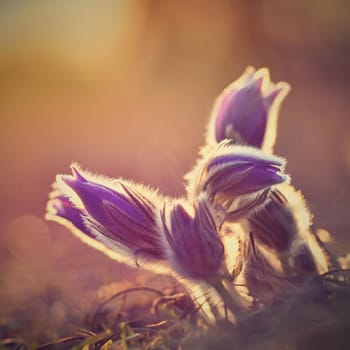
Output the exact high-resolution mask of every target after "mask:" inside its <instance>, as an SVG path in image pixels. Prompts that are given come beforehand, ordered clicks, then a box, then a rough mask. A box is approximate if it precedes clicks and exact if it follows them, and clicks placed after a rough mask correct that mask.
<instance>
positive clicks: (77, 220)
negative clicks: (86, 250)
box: [51, 196, 95, 238]
mask: <svg viewBox="0 0 350 350" xmlns="http://www.w3.org/2000/svg"><path fill="white" fill-rule="evenodd" d="M51 204H52V208H53V209H54V211H55V212H54V214H55V215H56V216H59V217H61V218H63V219H66V220H68V221H70V222H71V223H72V224H73V225H74V226H75V227H76V228H77V229H79V230H80V231H81V232H83V233H85V234H87V235H88V236H90V237H93V238H94V237H95V236H94V235H93V234H92V233H91V232H90V231H89V230H88V229H87V228H86V225H85V224H84V219H83V218H84V215H86V213H85V214H84V212H83V211H82V210H80V209H78V208H75V207H73V206H72V204H71V202H70V201H69V199H68V198H66V197H64V196H57V197H55V198H54V199H52V200H51Z"/></svg>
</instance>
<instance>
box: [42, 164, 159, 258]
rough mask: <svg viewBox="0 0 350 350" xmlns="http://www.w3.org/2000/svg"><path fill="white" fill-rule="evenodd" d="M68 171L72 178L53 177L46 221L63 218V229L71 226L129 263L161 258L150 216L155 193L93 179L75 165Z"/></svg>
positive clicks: (155, 227)
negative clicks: (130, 261)
mask: <svg viewBox="0 0 350 350" xmlns="http://www.w3.org/2000/svg"><path fill="white" fill-rule="evenodd" d="M72 172H73V176H70V175H59V176H58V177H57V184H56V188H58V192H59V193H60V195H58V196H56V197H54V198H52V199H51V201H50V202H49V206H48V209H49V213H50V215H49V219H53V220H55V216H56V217H59V218H61V219H64V220H65V221H67V222H68V224H67V225H66V226H68V227H69V224H73V226H74V227H75V228H77V229H79V230H80V231H81V232H82V233H84V234H87V235H88V236H90V237H93V238H95V239H96V240H97V241H100V242H102V243H103V244H105V245H106V246H107V247H108V248H110V249H112V250H116V251H118V252H119V253H120V254H121V255H124V256H128V257H129V258H132V259H133V260H135V258H136V257H144V258H146V259H151V260H161V259H164V251H163V250H162V239H161V238H160V235H161V234H160V232H159V230H158V228H157V225H156V219H155V213H154V211H155V208H156V206H158V205H159V203H160V198H159V195H158V194H157V192H156V191H151V190H149V189H146V188H144V187H143V186H141V185H136V184H131V183H128V182H126V181H124V180H116V181H114V182H113V181H111V180H107V179H104V178H101V177H100V178H99V177H93V176H91V175H90V174H88V173H83V172H81V171H80V170H78V169H77V168H76V167H75V166H72ZM56 221H59V222H61V221H60V220H56ZM61 223H62V222H61ZM69 228H71V227H69Z"/></svg>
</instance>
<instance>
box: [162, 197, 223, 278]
mask: <svg viewBox="0 0 350 350" xmlns="http://www.w3.org/2000/svg"><path fill="white" fill-rule="evenodd" d="M160 226H161V228H162V230H163V232H164V236H165V246H166V247H167V257H168V259H169V262H170V264H171V265H172V266H173V268H174V270H175V271H176V272H177V273H178V274H179V275H181V276H183V277H186V278H191V279H199V280H205V281H213V280H215V279H216V278H217V277H218V275H219V271H220V268H221V266H222V264H223V260H224V247H223V244H222V242H221V240H220V238H219V236H218V232H217V229H216V226H215V222H214V220H213V218H212V215H211V213H210V211H209V208H208V207H207V205H206V203H205V201H202V200H200V201H198V202H197V203H196V204H195V205H194V206H193V207H191V206H189V205H188V203H186V202H180V201H178V202H175V203H173V204H171V205H169V204H168V205H165V206H164V208H163V210H162V211H161V214H160Z"/></svg>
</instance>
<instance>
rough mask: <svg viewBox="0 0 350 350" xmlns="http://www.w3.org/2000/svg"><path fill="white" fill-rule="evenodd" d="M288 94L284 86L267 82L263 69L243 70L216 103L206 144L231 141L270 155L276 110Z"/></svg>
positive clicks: (266, 75) (268, 79)
mask: <svg viewBox="0 0 350 350" xmlns="http://www.w3.org/2000/svg"><path fill="white" fill-rule="evenodd" d="M288 91H289V85H288V84H287V83H284V82H279V83H277V84H273V83H272V82H271V81H270V76H269V71H268V70H267V69H259V70H258V71H255V69H254V68H252V67H249V68H247V69H246V71H245V72H244V73H243V75H242V76H241V77H240V78H239V79H238V80H236V81H234V82H233V83H232V84H231V85H229V86H228V87H227V88H226V89H225V90H224V91H223V92H222V93H221V95H220V96H219V97H218V99H217V101H216V103H215V106H214V109H213V112H212V115H211V119H210V123H209V129H208V136H207V138H208V142H209V144H214V143H215V142H220V141H222V140H224V139H231V140H233V141H234V142H235V143H238V144H247V145H250V146H254V147H257V148H262V147H263V148H264V149H266V150H270V151H271V150H272V148H273V144H274V142H275V137H276V124H277V114H278V109H279V107H280V105H281V102H282V101H283V99H284V97H285V96H286V95H287V93H288Z"/></svg>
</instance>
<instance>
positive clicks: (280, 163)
mask: <svg viewBox="0 0 350 350" xmlns="http://www.w3.org/2000/svg"><path fill="white" fill-rule="evenodd" d="M284 166H285V160H284V159H283V158H280V157H277V156H272V155H269V154H267V153H265V152H263V151H261V150H258V149H254V148H252V147H247V146H240V145H231V143H230V142H229V141H228V140H224V141H221V142H220V143H219V144H218V145H217V146H216V147H214V148H213V150H212V151H211V152H209V154H207V155H206V156H204V157H202V158H201V159H200V160H199V161H198V162H197V164H196V166H195V168H194V170H193V171H192V172H191V176H190V177H188V186H187V193H188V197H189V198H190V200H193V199H194V198H196V197H197V196H198V195H199V194H200V193H202V192H205V193H206V194H207V196H208V197H209V199H210V201H211V202H212V203H214V204H215V205H218V204H219V205H220V206H222V207H223V208H224V209H226V210H228V208H229V207H230V206H231V205H232V203H235V208H234V211H235V212H236V213H240V214H242V215H243V214H245V213H246V210H248V209H249V208H250V209H252V208H254V207H255V206H256V205H258V204H261V203H262V202H263V200H264V199H265V198H266V195H265V191H268V190H269V189H270V188H271V186H275V185H277V184H280V183H283V182H286V181H289V176H288V175H286V174H285V173H284Z"/></svg>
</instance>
